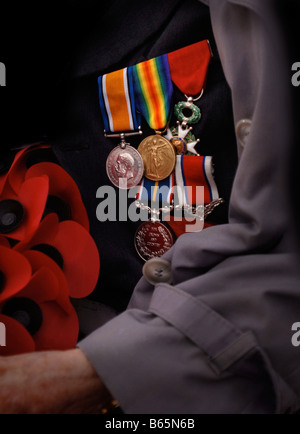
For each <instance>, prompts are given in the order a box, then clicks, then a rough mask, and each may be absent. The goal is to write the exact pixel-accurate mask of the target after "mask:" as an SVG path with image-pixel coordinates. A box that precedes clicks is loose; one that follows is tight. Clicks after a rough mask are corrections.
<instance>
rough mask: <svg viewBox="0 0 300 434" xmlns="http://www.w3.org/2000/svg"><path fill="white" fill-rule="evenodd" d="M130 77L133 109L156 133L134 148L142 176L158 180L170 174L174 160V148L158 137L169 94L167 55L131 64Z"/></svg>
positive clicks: (165, 119) (168, 109)
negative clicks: (133, 94) (131, 77)
mask: <svg viewBox="0 0 300 434" xmlns="http://www.w3.org/2000/svg"><path fill="white" fill-rule="evenodd" d="M133 76H134V88H135V97H136V105H137V110H138V111H139V112H140V113H141V114H142V115H143V117H144V118H145V120H146V121H147V123H148V125H149V126H150V128H151V129H153V130H154V131H155V133H156V134H155V135H152V136H149V137H147V138H145V139H144V140H143V141H142V142H141V144H140V145H139V147H138V151H139V153H140V154H141V155H142V157H143V162H144V167H145V177H147V178H148V179H150V180H152V181H161V180H163V179H166V178H168V176H170V174H171V173H172V172H173V170H174V167H175V161H176V153H175V150H174V147H173V146H172V145H171V143H170V142H169V140H167V139H166V138H164V137H163V136H162V134H163V133H164V132H165V131H166V128H167V125H168V121H169V118H170V115H171V107H172V97H173V84H172V81H171V75H170V68H169V62H168V56H167V55H166V54H165V55H162V56H158V57H155V58H153V59H150V60H147V61H145V62H141V63H139V64H137V65H135V66H134V67H133Z"/></svg>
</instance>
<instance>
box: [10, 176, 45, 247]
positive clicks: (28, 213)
mask: <svg viewBox="0 0 300 434" xmlns="http://www.w3.org/2000/svg"><path fill="white" fill-rule="evenodd" d="M48 190H49V181H48V178H47V176H43V177H39V178H30V179H28V180H26V181H25V182H24V183H23V184H22V186H21V188H20V191H19V194H18V199H17V200H18V201H19V202H20V203H21V204H22V205H23V207H24V209H25V216H24V220H23V221H22V224H20V226H19V227H18V228H17V229H15V230H14V231H12V232H10V233H9V234H7V236H8V237H9V238H13V239H15V240H18V241H19V240H24V239H26V238H28V237H31V236H32V235H33V234H34V232H35V231H36V230H37V228H38V226H39V223H40V221H41V218H42V216H43V213H44V209H45V205H46V201H47V197H48ZM3 199H11V197H4V198H3Z"/></svg>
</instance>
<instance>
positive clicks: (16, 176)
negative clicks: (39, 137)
mask: <svg viewBox="0 0 300 434" xmlns="http://www.w3.org/2000/svg"><path fill="white" fill-rule="evenodd" d="M48 148H50V147H49V145H33V146H30V147H27V148H24V149H22V150H21V151H19V152H18V153H17V154H16V156H15V159H14V161H13V163H12V165H11V168H10V170H9V173H8V181H9V185H10V186H11V188H12V190H13V191H14V192H15V194H18V192H19V190H20V188H21V186H22V184H23V182H24V181H25V175H26V172H27V160H28V159H29V158H30V157H32V156H33V155H34V153H35V152H36V151H37V152H40V151H41V150H45V149H48Z"/></svg>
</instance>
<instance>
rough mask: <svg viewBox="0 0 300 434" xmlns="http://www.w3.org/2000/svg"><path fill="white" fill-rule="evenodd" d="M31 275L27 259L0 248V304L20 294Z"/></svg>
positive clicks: (10, 250)
mask: <svg viewBox="0 0 300 434" xmlns="http://www.w3.org/2000/svg"><path fill="white" fill-rule="evenodd" d="M31 274H32V269H31V265H30V262H29V261H28V259H27V258H25V257H24V256H23V255H22V254H21V253H19V252H16V251H14V250H12V249H9V248H7V247H3V246H0V303H1V302H3V301H5V300H7V299H8V298H10V297H13V296H14V295H15V294H17V293H18V292H20V291H21V290H22V288H24V287H25V286H26V285H27V284H28V283H29V281H30V278H31Z"/></svg>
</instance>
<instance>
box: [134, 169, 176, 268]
mask: <svg viewBox="0 0 300 434" xmlns="http://www.w3.org/2000/svg"><path fill="white" fill-rule="evenodd" d="M174 185H175V173H174V172H173V173H172V174H171V175H170V176H168V177H167V178H165V179H164V180H162V181H152V180H150V179H147V178H144V179H143V181H142V183H141V185H140V187H139V189H138V192H137V196H136V199H137V200H136V205H137V206H138V207H139V208H145V209H147V210H148V212H149V213H151V219H150V221H147V222H144V223H142V224H141V225H140V226H139V228H138V229H137V231H136V233H135V242H134V244H135V248H136V251H137V253H138V254H139V256H140V257H141V258H142V259H143V260H144V261H148V260H149V259H152V258H157V257H160V256H162V255H163V254H164V253H166V252H167V251H168V250H169V249H170V248H171V247H172V246H173V244H174V242H175V236H174V234H173V232H172V231H171V230H170V229H169V228H168V227H167V226H166V225H165V224H163V223H161V221H160V218H159V216H160V214H161V213H164V214H166V213H168V214H169V213H170V212H171V211H172V209H173V202H174Z"/></svg>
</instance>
